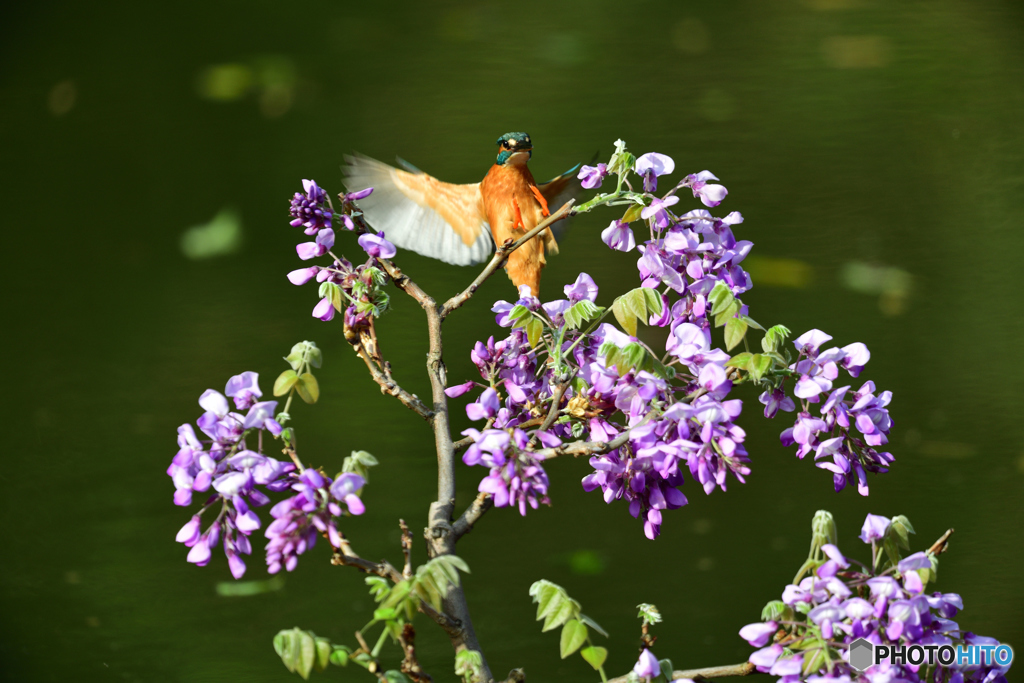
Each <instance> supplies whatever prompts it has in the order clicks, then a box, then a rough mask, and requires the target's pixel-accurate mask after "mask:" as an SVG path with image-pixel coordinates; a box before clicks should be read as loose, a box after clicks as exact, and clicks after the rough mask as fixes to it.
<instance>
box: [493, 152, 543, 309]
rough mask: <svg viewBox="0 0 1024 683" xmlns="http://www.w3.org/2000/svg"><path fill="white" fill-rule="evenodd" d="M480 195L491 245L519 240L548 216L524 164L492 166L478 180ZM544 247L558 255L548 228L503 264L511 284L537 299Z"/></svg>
mask: <svg viewBox="0 0 1024 683" xmlns="http://www.w3.org/2000/svg"><path fill="white" fill-rule="evenodd" d="M480 194H481V196H482V198H483V204H484V212H485V213H486V214H487V222H488V223H489V224H490V226H491V234H492V236H493V237H494V243H495V244H496V245H497V246H499V247H500V246H501V245H502V244H504V242H505V241H506V240H509V239H512V240H517V239H519V238H521V237H522V236H523V235H525V234H526V233H527V232H529V231H530V230H533V229H534V228H535V227H537V224H538V223H540V222H541V221H542V220H544V218H545V217H546V216H548V215H549V211H548V206H547V201H546V200H545V198H544V195H542V194H541V192H540V190H539V189H537V183H536V182H535V181H534V179H533V174H531V173H530V169H529V168H527V167H526V165H525V164H522V165H516V164H504V165H501V166H499V165H497V164H495V165H494V166H492V167H491V170H490V171H488V173H487V176H486V177H485V178H484V179H483V181H481V183H480ZM545 248H546V249H547V250H548V251H550V252H551V253H557V252H558V245H557V244H556V242H555V236H554V235H553V234H552V233H551V229H550V228H548V229H546V230H544V232H542V233H541V234H539V235H537V236H536V237H534V238H533V239H532V240H530V241H529V242H527V243H526V244H524V245H523V246H521V247H519V249H517V250H515V251H514V252H512V253H511V254H509V257H508V262H507V263H506V265H505V270H506V271H507V272H508V276H509V278H510V279H511V280H512V284H514V285H515V286H516V287H519V286H520V285H529V287H530V290H531V291H532V292H533V295H534V296H540V270H541V268H543V267H544V265H545V263H546V261H545V259H544V251H545Z"/></svg>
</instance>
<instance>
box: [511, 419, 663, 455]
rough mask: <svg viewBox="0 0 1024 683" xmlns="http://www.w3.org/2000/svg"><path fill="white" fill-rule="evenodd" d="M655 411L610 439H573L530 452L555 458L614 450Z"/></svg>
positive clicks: (627, 439)
mask: <svg viewBox="0 0 1024 683" xmlns="http://www.w3.org/2000/svg"><path fill="white" fill-rule="evenodd" d="M655 413H656V411H654V410H652V411H650V412H648V413H647V414H646V415H644V417H643V419H642V420H640V421H639V422H637V423H636V424H635V425H633V426H632V427H630V428H629V429H627V430H626V431H624V432H622V433H621V434H619V435H618V436H616V437H615V438H614V439H612V440H611V441H573V442H572V443H566V444H562V445H561V446H556V447H555V448H541V449H540V450H536V451H531V453H532V454H533V456H534V457H535V458H537V459H538V460H547V459H548V458H556V457H558V456H559V455H571V456H573V457H579V456H581V455H600V454H602V453H608V452H610V451H614V450H615V449H616V448H620V447H621V446H624V445H625V444H626V442H627V441H629V435H630V432H632V430H634V429H636V428H637V427H639V426H640V425H642V424H646V423H647V422H648V421H649V420H650V419H651V418H652V417H654V415H655Z"/></svg>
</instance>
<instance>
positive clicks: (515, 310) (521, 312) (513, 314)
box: [508, 304, 530, 320]
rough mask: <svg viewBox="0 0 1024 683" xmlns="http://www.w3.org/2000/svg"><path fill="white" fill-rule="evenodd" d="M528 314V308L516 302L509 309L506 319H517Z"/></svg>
mask: <svg viewBox="0 0 1024 683" xmlns="http://www.w3.org/2000/svg"><path fill="white" fill-rule="evenodd" d="M529 314H530V309H529V308H527V307H526V306H523V305H522V304H516V305H515V306H513V307H512V310H511V311H509V313H508V319H509V320H519V319H520V318H522V317H523V316H528V315H529Z"/></svg>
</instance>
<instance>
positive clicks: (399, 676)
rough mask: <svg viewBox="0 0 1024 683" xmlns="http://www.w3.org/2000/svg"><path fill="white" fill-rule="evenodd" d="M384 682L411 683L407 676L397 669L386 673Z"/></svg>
mask: <svg viewBox="0 0 1024 683" xmlns="http://www.w3.org/2000/svg"><path fill="white" fill-rule="evenodd" d="M384 680H385V681H387V682H388V683H409V679H408V678H406V677H405V674H404V673H402V672H401V671H396V670H395V669H390V670H388V671H385V672H384Z"/></svg>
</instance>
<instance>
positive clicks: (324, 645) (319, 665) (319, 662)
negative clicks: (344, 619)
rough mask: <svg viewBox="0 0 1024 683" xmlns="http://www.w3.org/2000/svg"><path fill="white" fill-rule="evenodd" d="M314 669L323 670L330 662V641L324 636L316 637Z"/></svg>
mask: <svg viewBox="0 0 1024 683" xmlns="http://www.w3.org/2000/svg"><path fill="white" fill-rule="evenodd" d="M314 642H315V644H316V670H317V671H323V670H324V669H326V668H327V665H328V664H330V662H331V641H329V640H327V639H326V638H316V639H315V641H314Z"/></svg>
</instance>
